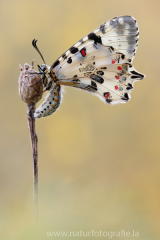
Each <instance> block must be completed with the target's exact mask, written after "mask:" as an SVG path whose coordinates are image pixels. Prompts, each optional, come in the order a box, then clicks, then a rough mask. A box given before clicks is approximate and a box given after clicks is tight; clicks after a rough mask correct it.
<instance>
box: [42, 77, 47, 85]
mask: <svg viewBox="0 0 160 240" xmlns="http://www.w3.org/2000/svg"><path fill="white" fill-rule="evenodd" d="M43 84H44V86H46V85H47V78H46V77H44V79H43Z"/></svg>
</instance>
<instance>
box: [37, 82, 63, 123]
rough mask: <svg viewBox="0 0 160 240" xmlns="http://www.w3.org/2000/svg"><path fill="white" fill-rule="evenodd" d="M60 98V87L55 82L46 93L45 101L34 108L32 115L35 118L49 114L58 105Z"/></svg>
mask: <svg viewBox="0 0 160 240" xmlns="http://www.w3.org/2000/svg"><path fill="white" fill-rule="evenodd" d="M61 98H62V97H61V87H60V86H59V85H57V84H56V83H55V84H54V86H53V87H52V89H51V91H50V92H49V93H48V95H47V97H46V101H45V102H43V103H42V104H41V105H40V106H39V108H38V109H37V110H36V112H35V114H34V117H35V118H36V119H37V118H41V117H47V116H48V115H51V114H52V113H53V112H55V111H56V110H57V108H58V107H59V105H60V103H61Z"/></svg>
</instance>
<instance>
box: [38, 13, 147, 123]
mask: <svg viewBox="0 0 160 240" xmlns="http://www.w3.org/2000/svg"><path fill="white" fill-rule="evenodd" d="M138 39H139V31H138V26H137V23H136V20H135V19H134V18H133V17H130V16H122V17H117V18H114V19H112V20H110V21H109V22H106V23H104V24H102V25H101V26H100V27H99V28H98V29H96V30H95V31H94V32H92V33H90V34H88V35H87V36H85V37H84V38H82V39H81V40H80V41H79V42H77V43H76V44H75V45H74V46H72V47H71V48H70V49H69V50H68V51H67V52H66V53H64V54H63V55H62V56H61V57H60V58H59V59H58V60H57V61H56V62H54V64H53V65H52V66H51V67H49V66H47V65H43V66H46V69H45V67H44V68H43V69H45V70H44V75H45V77H46V84H44V90H49V94H48V96H47V98H46V101H45V102H44V103H43V104H42V105H41V106H40V107H39V108H38V109H37V110H36V112H35V118H40V117H46V116H48V115H51V114H52V113H53V112H54V111H55V110H56V109H57V108H58V106H59V105H60V101H61V98H62V96H61V86H63V85H64V86H71V87H76V88H80V89H83V90H86V91H89V92H91V93H93V94H95V95H96V96H98V97H100V99H101V100H102V101H104V102H107V103H110V104H115V103H124V102H127V101H128V100H129V99H130V92H131V90H132V89H133V83H134V82H135V80H141V79H143V78H144V75H143V74H140V73H139V72H137V71H136V70H135V69H134V68H133V66H132V64H131V63H132V60H133V58H134V55H135V53H136V49H137V43H138ZM51 99H52V101H55V102H52V101H51ZM53 99H54V100H53ZM52 105H54V106H55V107H53V106H52Z"/></svg>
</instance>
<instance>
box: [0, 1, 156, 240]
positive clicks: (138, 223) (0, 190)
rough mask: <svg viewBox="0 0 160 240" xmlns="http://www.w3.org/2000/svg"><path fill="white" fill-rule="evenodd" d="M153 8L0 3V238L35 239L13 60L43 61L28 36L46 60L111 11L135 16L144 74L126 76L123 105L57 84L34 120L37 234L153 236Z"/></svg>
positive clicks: (138, 64) (143, 239)
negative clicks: (47, 111) (130, 87)
mask: <svg viewBox="0 0 160 240" xmlns="http://www.w3.org/2000/svg"><path fill="white" fill-rule="evenodd" d="M159 9H160V2H159V1H156V0H152V1H150V0H134V1H126V0H121V1H119V0H115V1H107V0H98V1H93V0H81V1H80V0H79V1H78V0H58V1H56V0H52V1H51V0H50V1H49V0H46V1H40V0H39V1H34V0H32V1H31V0H27V1H20V0H16V1H14V0H13V1H9V0H8V1H7V0H5V1H1V3H0V25H1V28H0V50H1V54H0V58H1V70H0V74H1V80H0V89H1V94H0V98H1V101H0V109H1V118H0V123H1V134H0V138H1V139H0V147H1V150H0V225H1V233H0V235H1V237H0V238H1V239H7V240H10V239H11V240H22V239H23V240H28V239H35V238H34V237H33V225H32V224H33V195H32V191H33V186H32V184H33V183H32V182H33V177H32V158H31V146H30V140H29V134H28V129H27V122H26V105H25V103H23V102H22V101H21V100H20V97H19V95H18V86H17V82H18V76H19V67H18V64H19V63H21V64H24V63H25V62H27V63H31V60H32V59H34V58H35V59H36V64H41V63H42V60H41V58H40V56H39V55H38V53H37V52H36V51H35V49H34V48H33V47H32V45H31V42H32V40H33V39H34V38H36V39H38V46H39V48H40V50H41V52H42V54H43V55H44V58H45V61H46V62H47V64H48V65H51V64H52V63H53V62H54V61H55V60H56V59H57V58H58V57H59V56H60V55H61V54H62V53H64V52H65V51H66V50H67V49H68V48H69V47H71V46H72V45H73V44H74V43H75V42H77V41H78V40H79V39H81V38H82V37H84V36H85V35H86V34H88V33H89V32H91V31H92V30H94V29H95V28H97V27H98V26H99V25H100V24H102V23H103V22H105V21H107V20H109V19H111V18H113V17H115V16H120V15H132V16H134V17H135V18H136V20H137V22H138V25H139V28H140V41H139V46H138V51H137V54H136V57H135V59H134V62H133V65H134V67H135V68H136V70H137V71H139V72H141V73H143V74H145V75H146V78H145V79H144V80H142V81H140V82H136V83H135V89H134V91H133V92H132V94H131V97H132V98H131V101H130V102H129V103H127V104H121V105H116V106H109V105H105V104H104V103H102V102H101V101H100V100H99V99H98V98H96V97H95V96H93V95H91V94H89V93H87V92H83V91H81V90H76V89H72V88H67V87H66V88H65V90H66V92H65V94H64V98H63V102H62V104H61V106H60V109H59V110H58V111H57V112H56V113H55V114H54V115H52V116H51V117H48V118H44V119H40V120H38V121H37V122H36V129H37V133H38V137H39V225H40V229H39V239H40V240H42V239H43V240H44V239H49V238H48V237H47V235H46V231H58V230H59V231H65V230H66V231H72V230H73V231H80V230H83V231H91V230H92V229H94V230H95V231H100V230H101V231H121V230H123V229H124V230H125V231H132V229H134V230H135V231H138V232H139V235H140V237H139V238H136V239H140V240H150V239H152V240H158V239H159V238H160V231H159V225H160V211H159V210H160V174H159V172H160V161H159V154H160V150H159V142H160V138H159V135H160V127H159V124H160V111H159V104H160V97H159V86H160V82H159V81H160V77H159V71H160V70H159V69H160V64H159V63H160V61H159V54H160V31H159V23H160V21H159ZM51 239H54V238H51ZM57 239H65V238H57ZM72 239H77V238H72ZM86 239H94V238H91V237H88V238H86ZM96 239H103V238H102V237H101V238H100V237H99V238H98V237H97V238H96ZM106 239H108V238H106ZM115 239H133V237H132V238H129V237H126V238H124V237H122V238H115ZM134 239H135V238H134Z"/></svg>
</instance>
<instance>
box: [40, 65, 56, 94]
mask: <svg viewBox="0 0 160 240" xmlns="http://www.w3.org/2000/svg"><path fill="white" fill-rule="evenodd" d="M38 68H39V71H40V72H41V73H42V74H43V75H42V76H43V77H42V80H43V86H44V88H45V90H50V88H51V87H52V82H53V80H52V78H51V76H50V66H48V65H46V64H42V65H41V67H40V66H39V65H38Z"/></svg>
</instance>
